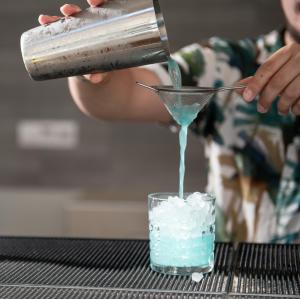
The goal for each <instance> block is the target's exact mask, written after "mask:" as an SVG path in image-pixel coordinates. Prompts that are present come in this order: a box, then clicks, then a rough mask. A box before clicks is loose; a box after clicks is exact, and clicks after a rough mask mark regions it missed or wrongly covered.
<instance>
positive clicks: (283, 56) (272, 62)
mask: <svg viewBox="0 0 300 299" xmlns="http://www.w3.org/2000/svg"><path fill="white" fill-rule="evenodd" d="M291 55H292V51H291V50H290V47H289V46H286V47H283V48H281V49H280V50H279V51H277V52H276V53H274V54H273V55H272V56H271V57H270V58H269V59H268V60H267V61H266V62H265V63H264V64H263V65H261V66H260V67H259V68H258V70H257V72H256V73H255V75H254V76H253V78H252V80H250V82H249V83H248V87H247V88H246V89H245V91H244V93H243V97H244V99H245V100H246V101H248V102H250V101H252V100H253V99H254V98H255V97H256V96H257V95H258V94H259V93H260V92H261V91H262V90H263V89H264V87H265V86H266V85H267V83H268V82H269V81H270V79H271V78H272V77H273V76H274V74H276V73H277V71H278V70H279V69H280V68H281V67H282V66H283V65H285V64H286V63H287V62H288V61H289V60H290V58H291Z"/></svg>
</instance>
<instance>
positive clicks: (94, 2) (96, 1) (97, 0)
mask: <svg viewBox="0 0 300 299" xmlns="http://www.w3.org/2000/svg"><path fill="white" fill-rule="evenodd" d="M87 2H88V3H89V5H90V6H92V7H96V6H99V5H101V4H103V3H105V2H107V1H106V0H87Z"/></svg>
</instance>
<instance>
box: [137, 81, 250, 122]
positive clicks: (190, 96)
mask: <svg viewBox="0 0 300 299" xmlns="http://www.w3.org/2000/svg"><path fill="white" fill-rule="evenodd" d="M136 83H137V84H138V85H139V86H142V87H145V88H147V89H149V90H151V91H152V92H155V93H157V94H158V95H159V96H160V98H161V100H162V101H163V103H164V104H165V106H166V107H167V109H168V111H169V112H170V113H171V115H172V116H173V118H174V119H175V120H176V121H177V123H178V124H180V125H189V124H190V123H191V122H192V121H193V120H194V119H195V118H196V117H197V115H198V113H199V112H200V111H201V110H202V109H203V108H204V107H205V106H206V105H207V103H208V102H209V100H210V99H211V98H212V97H213V95H215V94H216V93H217V92H221V91H230V90H236V89H244V88H245V87H246V86H245V85H237V86H226V87H220V88H209V87H182V88H180V89H175V88H174V87H172V86H149V85H146V84H143V83H140V82H136Z"/></svg>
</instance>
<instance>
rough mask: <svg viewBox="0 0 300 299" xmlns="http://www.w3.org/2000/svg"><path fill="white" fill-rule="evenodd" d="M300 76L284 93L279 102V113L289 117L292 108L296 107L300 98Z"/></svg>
mask: <svg viewBox="0 0 300 299" xmlns="http://www.w3.org/2000/svg"><path fill="white" fill-rule="evenodd" d="M299 86H300V75H299V76H298V77H296V78H295V79H294V80H293V81H292V82H291V83H290V84H289V85H288V86H287V87H286V88H285V89H284V90H283V92H282V94H281V97H280V100H279V102H278V112H279V113H281V114H283V115H287V114H289V112H290V108H291V107H293V106H294V105H295V103H296V102H297V100H298V99H299V97H300V90H299Z"/></svg>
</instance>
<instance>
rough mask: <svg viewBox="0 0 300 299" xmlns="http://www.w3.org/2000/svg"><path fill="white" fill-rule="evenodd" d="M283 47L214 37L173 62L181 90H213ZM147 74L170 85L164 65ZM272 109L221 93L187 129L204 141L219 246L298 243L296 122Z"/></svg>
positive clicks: (299, 125) (299, 128) (266, 40)
mask: <svg viewBox="0 0 300 299" xmlns="http://www.w3.org/2000/svg"><path fill="white" fill-rule="evenodd" d="M283 46H284V42H283V31H273V32H271V33H270V34H268V35H265V36H260V37H258V38H256V39H250V38H246V39H243V40H239V41H236V42H232V41H227V40H224V39H220V38H216V37H213V38H211V39H210V40H209V41H208V43H207V44H206V45H200V44H197V43H196V44H192V45H190V46H187V47H185V48H183V49H181V50H180V51H178V52H177V53H175V54H174V56H173V58H174V59H175V60H176V61H177V62H178V64H179V65H180V68H181V72H182V80H183V85H186V86H214V87H219V86H223V85H225V86H226V85H233V84H235V83H236V82H237V81H238V80H240V79H242V78H244V77H248V76H251V75H253V74H254V73H255V71H256V70H257V68H258V67H259V66H260V65H261V64H262V63H263V62H265V61H266V59H267V58H268V57H269V56H270V55H271V54H272V53H274V52H275V51H277V50H278V49H280V48H281V47H283ZM149 68H150V69H152V70H154V71H155V72H156V73H157V75H158V76H159V77H160V79H161V81H162V83H163V84H167V85H170V84H171V81H170V79H169V76H168V72H167V67H166V65H164V64H160V65H153V66H149ZM277 102H278V98H277V99H275V101H274V103H273V106H272V108H271V110H270V111H269V112H268V113H267V114H260V113H258V112H257V108H256V101H253V102H252V103H246V102H245V101H244V100H243V99H242V97H241V96H240V95H238V94H237V93H235V92H220V93H218V94H217V95H215V96H214V98H213V99H212V100H211V101H210V103H209V104H208V106H207V108H206V110H205V111H203V112H201V113H200V114H199V115H198V117H197V119H196V120H195V121H194V123H193V124H192V125H191V130H192V131H193V132H194V133H195V134H197V135H199V136H204V137H205V146H206V156H207V158H208V160H209V173H208V186H207V191H208V192H211V193H214V194H215V196H216V237H217V240H219V241H245V242H300V119H299V117H296V116H295V115H293V114H290V115H288V116H282V115H279V114H278V111H277Z"/></svg>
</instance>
